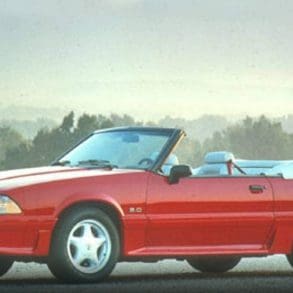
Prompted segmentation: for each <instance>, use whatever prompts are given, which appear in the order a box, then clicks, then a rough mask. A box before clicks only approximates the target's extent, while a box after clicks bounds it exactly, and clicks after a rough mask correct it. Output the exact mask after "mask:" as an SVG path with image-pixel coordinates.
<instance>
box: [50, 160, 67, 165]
mask: <svg viewBox="0 0 293 293" xmlns="http://www.w3.org/2000/svg"><path fill="white" fill-rule="evenodd" d="M70 163H71V162H70V161H68V160H65V161H57V162H55V163H53V164H52V166H66V165H70Z"/></svg>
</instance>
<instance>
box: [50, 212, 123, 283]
mask: <svg viewBox="0 0 293 293" xmlns="http://www.w3.org/2000/svg"><path fill="white" fill-rule="evenodd" d="M119 253H120V240H119V234H118V231H117V228H116V226H115V225H114V223H113V221H112V220H111V218H110V217H109V216H108V215H107V214H105V213H104V212H103V211H101V210H100V209H97V208H92V207H80V208H77V209H73V210H71V211H70V212H69V213H68V214H67V215H66V216H65V217H64V218H63V219H61V221H60V222H59V223H58V224H57V227H56V229H55V232H54V235H53V240H52V245H51V251H50V257H49V260H48V266H49V268H50V270H51V272H52V273H53V274H54V275H55V276H56V277H57V278H58V279H61V280H63V281H66V282H96V281H99V280H101V279H103V278H105V277H107V276H108V275H109V274H110V273H111V271H112V270H113V268H114V266H115V264H116V262H117V261H118V258H119Z"/></svg>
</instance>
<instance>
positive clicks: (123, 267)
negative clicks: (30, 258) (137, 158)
mask: <svg viewBox="0 0 293 293" xmlns="http://www.w3.org/2000/svg"><path fill="white" fill-rule="evenodd" d="M5 292H15V293H17V292H30V293H33V292H38V293H39V292H40V293H42V292H63V293H69V292H79V293H86V292H152V293H153V292H154V293H161V292H223V293H227V292H264V293H266V292H276V293H279V292H293V269H291V267H290V266H289V264H288V263H287V261H286V259H285V257H284V256H279V255H278V256H273V257H267V258H246V259H243V260H242V261H241V262H240V264H239V265H238V266H237V267H236V268H235V269H233V270H232V271H230V272H229V273H225V274H202V273H199V272H197V271H195V270H193V269H192V268H191V267H190V266H189V265H188V264H187V263H186V262H185V261H182V262H178V261H175V260H167V261H161V262H158V263H154V264H144V263H121V264H118V265H117V266H116V268H115V270H114V271H113V273H112V275H111V277H110V278H109V279H108V280H107V281H104V282H102V283H99V284H79V285H68V284H62V283H60V282H58V281H57V280H56V279H55V278H54V277H53V276H52V275H51V273H50V272H49V270H48V269H47V266H46V265H39V264H34V263H30V264H22V263H16V264H14V266H13V268H12V269H11V270H10V272H8V273H7V274H6V275H5V276H3V277H2V278H1V279H0V293H5Z"/></svg>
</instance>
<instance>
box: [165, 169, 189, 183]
mask: <svg viewBox="0 0 293 293" xmlns="http://www.w3.org/2000/svg"><path fill="white" fill-rule="evenodd" d="M190 175H192V171H191V167H190V166H188V165H175V166H173V167H172V168H171V170H170V175H169V177H168V181H169V183H170V184H175V183H178V182H179V179H180V178H184V177H188V176H190Z"/></svg>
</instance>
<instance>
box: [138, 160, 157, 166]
mask: <svg viewBox="0 0 293 293" xmlns="http://www.w3.org/2000/svg"><path fill="white" fill-rule="evenodd" d="M153 162H154V160H152V159H150V158H143V159H141V160H140V161H139V162H138V165H142V164H144V163H146V164H147V166H148V165H150V164H152V163H153Z"/></svg>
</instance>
